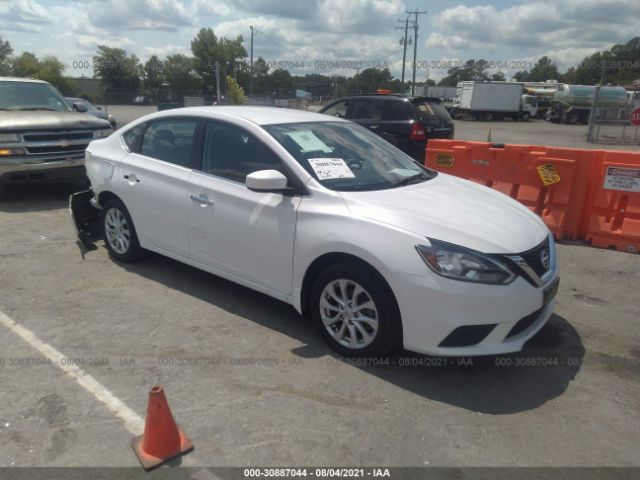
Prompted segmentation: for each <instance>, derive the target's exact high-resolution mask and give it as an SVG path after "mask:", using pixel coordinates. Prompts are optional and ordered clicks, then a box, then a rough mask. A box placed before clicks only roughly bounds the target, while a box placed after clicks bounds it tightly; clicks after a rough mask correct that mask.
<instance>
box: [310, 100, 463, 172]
mask: <svg viewBox="0 0 640 480" xmlns="http://www.w3.org/2000/svg"><path fill="white" fill-rule="evenodd" d="M320 113H324V114H325V115H333V116H335V117H340V118H346V119H349V120H352V121H354V122H356V123H358V124H360V125H362V126H363V127H366V128H368V129H369V130H371V131H372V132H374V133H377V134H378V135H380V136H381V137H382V138H384V139H385V140H387V141H388V142H390V143H391V144H393V145H395V146H396V147H398V148H399V149H400V150H402V151H403V152H405V153H407V154H409V155H410V156H411V157H413V158H414V159H415V160H417V161H418V162H420V163H424V156H425V153H424V151H425V148H426V145H427V141H428V139H430V138H453V132H454V126H453V120H452V119H451V116H450V115H449V113H448V112H447V110H446V109H445V108H444V106H443V105H442V103H441V101H440V99H438V98H431V97H406V96H403V95H399V94H367V95H354V96H352V97H344V98H340V99H338V100H336V101H334V102H332V103H330V104H329V105H327V106H326V107H324V108H323V109H322V110H320Z"/></svg>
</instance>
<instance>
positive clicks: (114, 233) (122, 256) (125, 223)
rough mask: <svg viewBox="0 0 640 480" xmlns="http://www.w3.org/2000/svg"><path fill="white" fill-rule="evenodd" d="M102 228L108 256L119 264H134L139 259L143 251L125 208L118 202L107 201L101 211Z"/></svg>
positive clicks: (116, 200)
mask: <svg viewBox="0 0 640 480" xmlns="http://www.w3.org/2000/svg"><path fill="white" fill-rule="evenodd" d="M102 227H103V230H104V243H105V244H106V246H107V249H108V250H109V254H110V255H111V256H112V257H113V258H115V259H116V260H118V261H120V262H134V261H136V260H138V259H140V258H141V257H142V256H143V254H144V250H143V249H142V247H140V243H139V242H138V235H137V234H136V229H135V227H134V226H133V221H132V220H131V215H129V211H128V210H127V207H125V206H124V203H122V202H121V201H120V200H118V199H116V198H114V199H112V200H109V201H108V202H107V203H106V205H105V206H104V209H103V215H102Z"/></svg>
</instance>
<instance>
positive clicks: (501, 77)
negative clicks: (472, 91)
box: [491, 71, 507, 82]
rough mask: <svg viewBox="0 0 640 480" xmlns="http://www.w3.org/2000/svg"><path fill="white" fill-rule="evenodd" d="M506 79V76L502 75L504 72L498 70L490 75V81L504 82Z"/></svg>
mask: <svg viewBox="0 0 640 480" xmlns="http://www.w3.org/2000/svg"><path fill="white" fill-rule="evenodd" d="M506 80H507V78H506V77H505V76H504V73H502V72H501V71H498V72H496V73H494V74H492V75H491V81H492V82H505V81H506Z"/></svg>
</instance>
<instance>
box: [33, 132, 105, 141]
mask: <svg viewBox="0 0 640 480" xmlns="http://www.w3.org/2000/svg"><path fill="white" fill-rule="evenodd" d="M22 138H24V141H25V142H52V141H53V142H55V141H56V140H91V139H93V132H92V131H66V132H65V131H62V132H42V133H38V132H32V133H25V134H24V135H22Z"/></svg>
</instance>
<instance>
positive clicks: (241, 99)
mask: <svg viewBox="0 0 640 480" xmlns="http://www.w3.org/2000/svg"><path fill="white" fill-rule="evenodd" d="M226 80H227V92H228V94H229V100H230V103H231V105H246V103H247V102H248V101H249V97H247V96H246V95H245V93H244V90H243V88H242V87H241V86H240V85H238V82H236V81H235V79H234V78H233V77H232V76H231V75H227V78H226Z"/></svg>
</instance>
